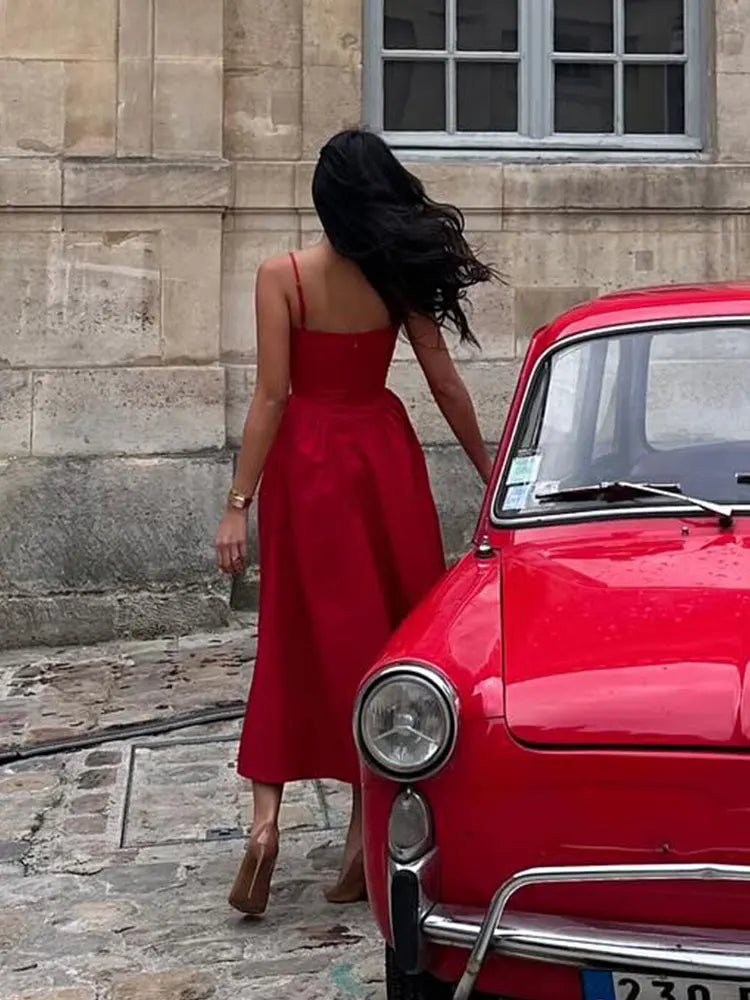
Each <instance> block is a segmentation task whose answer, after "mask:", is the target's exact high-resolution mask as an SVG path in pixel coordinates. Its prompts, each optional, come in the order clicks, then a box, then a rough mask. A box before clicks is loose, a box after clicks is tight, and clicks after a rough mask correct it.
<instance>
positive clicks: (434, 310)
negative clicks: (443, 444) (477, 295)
mask: <svg viewBox="0 0 750 1000" xmlns="http://www.w3.org/2000/svg"><path fill="white" fill-rule="evenodd" d="M312 190H313V201H314V203H315V208H316V211H317V213H318V216H319V218H320V221H321V223H322V225H323V229H324V231H325V234H326V236H327V237H328V240H329V241H330V243H331V245H332V246H333V248H334V250H336V252H337V253H339V254H341V256H342V257H347V258H348V259H350V260H353V261H355V262H356V263H357V264H358V265H359V267H360V268H361V270H362V273H363V274H364V276H365V277H366V278H367V280H368V281H369V282H370V284H371V285H372V286H373V288H374V289H375V290H376V291H377V292H378V294H379V295H380V297H381V298H382V299H383V301H384V303H385V305H386V306H387V308H388V311H389V313H390V315H391V319H392V320H393V322H394V323H398V324H403V323H405V322H406V321H407V319H408V317H409V316H410V315H412V314H414V313H416V314H418V315H422V316H428V317H430V318H431V319H434V320H435V322H436V323H438V324H439V325H440V326H443V325H444V324H446V323H448V324H449V325H451V326H452V327H454V328H455V330H456V331H457V333H458V335H459V337H460V338H461V340H462V341H465V342H469V343H472V344H477V340H476V337H475V336H474V334H473V333H472V331H471V327H470V325H469V321H468V319H467V316H466V312H465V309H464V305H465V298H466V293H467V290H468V289H469V288H471V287H472V285H476V284H479V283H480V282H484V281H490V280H491V279H492V278H495V277H497V274H496V272H495V271H494V269H493V268H492V267H490V266H489V265H488V264H484V263H482V261H480V260H479V259H478V258H477V256H476V255H475V253H474V252H473V250H472V249H471V247H470V246H469V244H468V242H467V240H466V237H465V236H464V218H463V215H462V214H461V212H460V211H459V210H458V209H457V208H455V207H454V206H453V205H442V204H439V203H437V202H435V201H433V200H432V199H431V198H429V197H428V196H427V194H426V193H425V189H424V186H423V184H422V182H421V181H420V180H419V178H417V177H415V176H414V175H413V174H411V173H410V172H409V171H408V170H407V169H406V168H405V167H404V166H402V164H401V163H399V161H398V160H397V159H396V157H395V156H394V155H393V153H392V152H391V150H390V149H389V148H388V146H387V145H386V143H385V142H384V141H383V140H382V139H381V138H380V137H379V136H377V135H374V134H373V133H371V132H366V131H364V130H361V129H349V130H347V131H345V132H340V133H339V134H338V135H335V136H334V137H333V138H332V139H330V140H329V141H328V142H327V143H326V145H325V146H324V147H323V149H322V150H321V153H320V158H319V160H318V164H317V167H316V169H315V175H314V177H313V188H312Z"/></svg>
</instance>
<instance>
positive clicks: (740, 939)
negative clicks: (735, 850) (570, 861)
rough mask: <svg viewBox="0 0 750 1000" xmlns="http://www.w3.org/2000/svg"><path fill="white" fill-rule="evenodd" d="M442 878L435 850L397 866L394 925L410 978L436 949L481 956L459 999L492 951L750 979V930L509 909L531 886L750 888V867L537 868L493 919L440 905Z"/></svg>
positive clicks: (497, 899) (495, 906)
mask: <svg viewBox="0 0 750 1000" xmlns="http://www.w3.org/2000/svg"><path fill="white" fill-rule="evenodd" d="M436 872H437V852H434V851H433V852H432V853H431V854H429V855H427V857H426V858H424V859H422V860H420V861H418V862H415V863H413V864H411V865H398V864H395V863H392V864H391V892H390V908H391V927H392V931H393V938H394V947H395V949H396V955H397V957H398V958H399V960H400V962H401V963H402V966H403V967H404V968H405V969H406V970H407V971H418V968H419V966H420V965H421V964H422V963H423V960H424V946H425V945H426V944H433V945H442V946H447V947H454V948H463V949H467V950H470V951H471V955H470V957H469V960H468V963H467V968H466V972H465V973H464V976H463V977H462V979H461V982H460V983H459V985H458V988H457V990H456V993H455V1000H468V997H469V996H470V995H471V992H472V990H473V988H474V985H475V983H476V980H477V977H478V975H479V973H480V971H481V969H482V966H483V964H484V961H485V959H486V958H487V956H488V955H489V954H491V953H492V954H495V955H502V956H504V957H512V958H523V959H529V960H532V961H538V962H548V963H552V964H555V965H567V966H575V967H578V968H593V969H595V968H607V969H617V968H620V969H627V970H629V971H634V972H644V973H652V972H653V973H659V974H666V973H669V974H672V975H679V976H688V977H692V978H695V979H700V978H708V979H710V978H715V977H721V978H722V979H730V980H734V979H736V980H750V932H743V931H726V930H713V929H709V928H700V929H696V928H680V927H658V926H641V925H634V924H628V925H619V924H613V923H607V922H605V921H601V922H599V921H588V920H579V919H569V918H566V917H560V916H554V915H546V914H544V915H543V914H528V913H507V912H506V909H507V906H508V903H509V902H510V900H511V899H512V897H513V896H514V895H515V893H516V892H518V891H519V890H520V889H522V888H524V887H525V886H529V885H545V884H553V883H561V882H565V883H571V884H579V885H580V884H581V883H584V882H610V881H611V882H625V881H627V882H642V881H660V882H665V881H666V882H685V881H695V880H706V881H713V880H717V881H739V882H748V883H750V866H742V865H609V866H606V865H605V866H585V867H568V868H537V869H529V870H527V871H524V872H519V873H518V874H517V875H514V876H513V877H512V878H510V879H508V881H507V882H505V883H504V884H503V885H502V886H500V888H499V889H498V891H497V892H496V893H495V896H494V898H493V900H492V903H491V904H490V907H489V908H488V909H487V911H486V912H483V911H480V910H468V909H461V908H458V907H452V906H446V905H443V904H440V903H435V902H432V900H434V899H435V898H436V885H437V874H436Z"/></svg>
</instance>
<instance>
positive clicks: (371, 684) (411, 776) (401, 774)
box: [354, 660, 459, 784]
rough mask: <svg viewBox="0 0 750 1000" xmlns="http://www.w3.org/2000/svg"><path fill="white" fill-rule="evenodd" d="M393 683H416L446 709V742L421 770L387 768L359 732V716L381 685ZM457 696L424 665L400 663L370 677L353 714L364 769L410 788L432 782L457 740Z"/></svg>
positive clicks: (451, 686)
mask: <svg viewBox="0 0 750 1000" xmlns="http://www.w3.org/2000/svg"><path fill="white" fill-rule="evenodd" d="M394 680H418V681H421V682H423V683H425V684H426V685H427V686H428V687H431V688H432V689H433V692H434V693H435V694H437V696H438V698H439V700H440V702H441V707H443V708H444V709H445V715H446V721H447V724H448V739H447V740H446V743H445V746H444V747H443V748H442V749H441V751H440V753H438V754H437V755H436V756H435V757H434V759H432V760H431V761H430V762H429V763H428V764H427V765H426V766H423V767H418V768H415V767H401V768H399V767H387V766H385V765H384V764H383V763H382V762H381V761H380V760H378V759H377V757H375V756H374V755H373V754H372V753H371V752H370V749H369V747H368V746H367V743H366V741H365V739H364V734H363V732H362V714H363V710H364V708H365V706H366V705H367V701H368V699H369V698H370V697H371V696H372V695H373V694H374V693H375V692H376V691H377V690H378V689H379V688H380V687H381V686H382V685H384V684H386V683H388V682H391V681H394ZM458 714H459V713H458V695H457V693H456V690H455V688H454V687H453V685H452V684H451V683H450V681H449V680H448V679H447V678H446V677H445V675H444V674H443V673H441V672H440V671H439V670H438V669H437V667H433V666H430V665H427V664H425V663H416V662H411V661H408V660H400V661H399V662H398V663H394V664H392V665H391V666H388V667H385V668H383V669H382V670H380V671H378V673H376V674H375V675H374V676H373V677H371V678H370V679H369V680H368V681H367V683H366V684H365V685H364V686H363V687H362V688H361V690H360V692H359V694H358V695H357V700H356V704H355V710H354V739H355V742H356V745H357V750H358V751H359V754H360V757H361V758H362V760H363V761H364V762H365V764H366V765H367V767H368V768H369V769H370V770H371V771H374V772H375V773H376V774H379V775H380V776H381V777H384V778H388V779H390V780H391V781H398V782H401V783H403V784H410V783H412V782H415V781H421V780H424V779H425V778H431V777H433V775H435V774H437V773H438V771H441V770H442V769H443V767H445V765H446V764H447V763H448V761H449V760H450V758H451V757H452V756H453V751H454V750H455V748H456V742H457V740H458Z"/></svg>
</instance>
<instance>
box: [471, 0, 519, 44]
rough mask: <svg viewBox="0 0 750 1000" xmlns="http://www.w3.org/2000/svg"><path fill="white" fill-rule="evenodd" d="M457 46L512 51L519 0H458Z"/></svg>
mask: <svg viewBox="0 0 750 1000" xmlns="http://www.w3.org/2000/svg"><path fill="white" fill-rule="evenodd" d="M457 3H458V10H457V21H458V26H457V28H458V47H459V49H463V50H465V51H472V50H473V51H475V52H486V51H493V50H494V51H496V52H515V51H516V49H517V48H518V0H457Z"/></svg>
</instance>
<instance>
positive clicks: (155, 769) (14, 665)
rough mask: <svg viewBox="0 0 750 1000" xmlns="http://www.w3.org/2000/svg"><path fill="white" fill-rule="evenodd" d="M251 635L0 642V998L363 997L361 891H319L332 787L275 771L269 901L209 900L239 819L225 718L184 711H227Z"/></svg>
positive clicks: (233, 846)
mask: <svg viewBox="0 0 750 1000" xmlns="http://www.w3.org/2000/svg"><path fill="white" fill-rule="evenodd" d="M253 635H254V630H253V629H252V627H251V628H250V629H249V628H248V627H247V625H246V626H245V627H244V628H243V629H242V630H241V631H240V630H235V631H232V632H227V633H223V634H222V635H221V636H213V637H211V636H203V637H199V638H196V639H191V640H189V641H181V642H175V641H171V642H170V641H163V642H151V643H141V644H128V645H125V644H118V645H111V646H107V647H98V648H93V649H85V650H75V651H70V650H64V651H50V650H42V651H39V650H37V651H31V652H29V653H27V654H24V653H16V654H10V653H9V654H4V655H3V656H2V657H0V705H1V706H2V707H0V756H2V757H3V759H4V760H5V763H3V764H2V766H0V969H1V970H2V973H1V974H0V1000H27V998H29V1000H31V998H33V1000H161V998H164V1000H203V998H208V997H212V998H216V1000H229V998H232V1000H236V998H237V997H238V996H241V997H243V998H248V1000H265V998H269V1000H270V998H277V997H282V996H295V997H299V998H301V1000H313V998H318V997H320V998H323V997H326V998H331V997H342V998H343V997H361V998H365V1000H376V998H377V1000H380V998H381V997H382V995H383V992H382V990H383V987H382V981H381V980H382V968H381V966H382V962H381V946H380V943H379V941H378V938H377V935H376V934H375V933H374V929H373V926H372V924H371V921H370V918H369V914H368V910H367V907H366V906H365V905H358V906H353V907H345V908H339V907H335V906H331V905H329V904H328V903H326V902H325V900H324V899H323V896H322V893H321V889H322V887H323V885H324V884H325V883H326V882H328V881H330V880H331V879H332V878H333V877H334V873H335V870H336V866H337V862H338V856H339V852H340V849H341V845H342V842H343V834H344V825H345V822H346V813H347V807H348V802H347V793H346V790H344V789H342V788H340V787H339V786H336V785H335V784H332V783H328V782H322V783H301V784H299V785H296V786H290V787H289V788H288V790H287V795H286V798H285V803H284V807H283V812H282V826H283V830H284V836H283V841H282V855H281V857H280V860H279V865H278V869H277V873H276V878H275V881H274V891H273V895H272V900H271V905H270V907H269V912H268V916H267V917H266V918H265V919H264V920H262V921H251V920H246V919H243V918H242V917H241V916H240V915H238V914H235V913H234V911H232V910H231V909H230V908H229V907H228V905H227V903H226V895H227V892H228V889H229V886H230V883H231V881H232V878H233V876H234V873H235V869H236V866H237V864H238V862H239V859H240V857H241V854H242V847H243V845H242V838H243V835H244V830H245V828H246V825H247V823H248V819H249V816H248V807H249V796H248V792H247V789H245V788H244V786H243V783H242V782H241V781H240V779H238V778H237V776H236V775H235V772H234V758H235V752H236V741H237V735H238V729H239V720H238V719H236V718H234V719H231V718H230V719H225V720H224V721H213V722H205V723H202V724H200V725H191V724H190V723H191V718H192V717H194V716H195V713H203V714H204V717H205V718H211V717H212V716H211V715H210V714H206V713H215V715H214V716H213V717H214V718H216V716H217V715H220V714H221V715H227V716H231V715H237V713H238V712H239V711H240V710H241V706H242V701H243V699H244V697H245V694H246V689H247V685H248V683H249V679H250V674H251V669H252V663H251V656H252V652H253V643H254V639H253ZM175 722H181V726H182V728H179V729H174V730H172V731H157V732H155V733H154V734H153V735H138V733H137V732H136V731H135V730H134V729H132V728H124V729H123V728H122V727H135V726H139V727H142V726H143V725H144V724H152V723H157V724H158V725H157V729H163V730H168V729H169V727H171V726H173V725H174V724H175ZM101 734H108V735H109V736H111V737H114V739H112V740H111V741H110V740H108V741H107V742H105V743H102V744H101V745H99V746H94V745H91V746H86V747H85V748H83V749H74V748H72V747H70V748H67V749H65V750H63V751H61V752H54V753H51V754H49V753H47V750H49V746H48V744H50V743H54V742H57V741H67V740H69V739H70V738H71V737H75V738H76V739H78V740H80V741H83V742H85V741H86V740H87V739H91V740H94V739H97V738H98V736H100V735H101ZM34 748H36V750H37V751H38V750H39V749H43V750H44V754H43V755H42V756H34V755H29V752H30V751H32V752H33V750H34ZM52 749H54V747H53V748H52Z"/></svg>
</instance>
